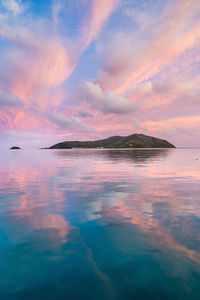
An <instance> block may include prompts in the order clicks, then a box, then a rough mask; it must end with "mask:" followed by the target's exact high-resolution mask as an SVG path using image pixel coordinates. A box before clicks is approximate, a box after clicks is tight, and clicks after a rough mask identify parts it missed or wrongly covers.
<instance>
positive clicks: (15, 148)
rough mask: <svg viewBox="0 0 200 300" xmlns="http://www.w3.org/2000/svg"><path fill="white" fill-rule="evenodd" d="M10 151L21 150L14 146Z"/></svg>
mask: <svg viewBox="0 0 200 300" xmlns="http://www.w3.org/2000/svg"><path fill="white" fill-rule="evenodd" d="M10 150H21V148H20V147H17V146H13V147H11V148H10Z"/></svg>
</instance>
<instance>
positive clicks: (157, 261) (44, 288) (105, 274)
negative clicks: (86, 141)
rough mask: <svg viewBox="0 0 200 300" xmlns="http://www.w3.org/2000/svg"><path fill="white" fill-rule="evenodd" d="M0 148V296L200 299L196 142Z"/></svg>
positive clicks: (199, 177)
mask: <svg viewBox="0 0 200 300" xmlns="http://www.w3.org/2000/svg"><path fill="white" fill-rule="evenodd" d="M0 154H1V155H0V241H1V246H0V299H3V300H4V299H17V300H18V299H88V300H89V299H101V300H102V299H154V300H155V299H181V300H184V299H192V300H194V299H200V284H199V282H200V149H171V150H159V149H158V150H104V149H103V150H76V149H74V150H73V149H72V150H34V151H31V150H29V151H25V150H18V151H1V153H0Z"/></svg>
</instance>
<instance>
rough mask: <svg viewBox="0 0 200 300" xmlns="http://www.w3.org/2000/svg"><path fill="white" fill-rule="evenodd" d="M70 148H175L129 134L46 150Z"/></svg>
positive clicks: (73, 143)
mask: <svg viewBox="0 0 200 300" xmlns="http://www.w3.org/2000/svg"><path fill="white" fill-rule="evenodd" d="M72 148H176V147H175V146H174V145H173V144H171V143H169V142H168V141H166V140H162V139H158V138H155V137H152V136H148V135H144V134H131V135H129V136H111V137H109V138H106V139H102V140H97V141H65V142H62V143H58V144H55V145H53V146H51V147H49V148H47V149H72Z"/></svg>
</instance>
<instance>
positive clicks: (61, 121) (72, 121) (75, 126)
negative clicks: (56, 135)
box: [47, 113, 94, 132]
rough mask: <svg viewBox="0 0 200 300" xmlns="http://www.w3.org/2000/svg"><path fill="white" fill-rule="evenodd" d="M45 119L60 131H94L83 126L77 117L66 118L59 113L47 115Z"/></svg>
mask: <svg viewBox="0 0 200 300" xmlns="http://www.w3.org/2000/svg"><path fill="white" fill-rule="evenodd" d="M47 118H48V120H50V121H51V122H53V123H55V124H56V125H57V126H59V127H60V128H61V129H71V130H75V131H79V132H93V131H94V129H93V128H91V127H90V126H88V125H86V124H84V123H83V122H82V121H81V120H80V119H79V118H77V117H66V116H64V115H63V114H61V113H47Z"/></svg>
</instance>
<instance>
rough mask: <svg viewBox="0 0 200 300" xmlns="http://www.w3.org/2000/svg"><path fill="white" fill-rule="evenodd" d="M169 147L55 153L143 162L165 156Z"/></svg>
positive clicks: (58, 152) (57, 153) (168, 151)
mask: <svg viewBox="0 0 200 300" xmlns="http://www.w3.org/2000/svg"><path fill="white" fill-rule="evenodd" d="M170 151H171V150H170V149H102V150H99V149H92V150H85V151H84V150H79V149H77V150H74V149H72V150H71V151H68V152H66V151H57V152H56V155H58V156H63V157H65V156H66V157H77V159H78V158H80V159H81V158H84V157H91V156H95V157H100V158H101V157H102V159H109V160H112V161H123V160H124V161H127V160H128V161H129V162H131V161H132V162H135V163H143V162H145V161H151V160H153V159H157V158H164V157H167V156H168V155H169V153H170Z"/></svg>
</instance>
